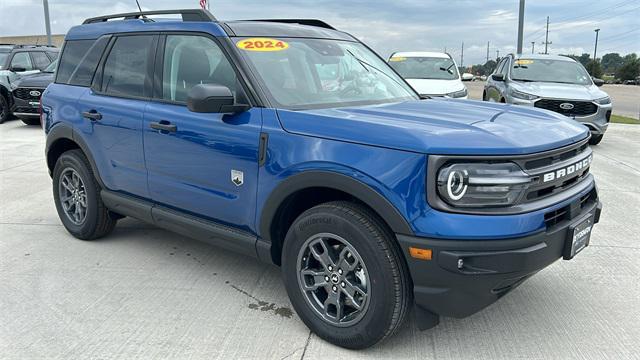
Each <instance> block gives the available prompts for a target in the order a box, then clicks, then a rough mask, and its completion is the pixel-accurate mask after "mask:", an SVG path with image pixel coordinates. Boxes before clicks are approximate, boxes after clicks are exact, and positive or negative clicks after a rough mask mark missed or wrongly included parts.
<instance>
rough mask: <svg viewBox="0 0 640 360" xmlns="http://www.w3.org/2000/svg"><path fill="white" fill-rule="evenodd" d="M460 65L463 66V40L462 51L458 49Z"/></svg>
mask: <svg viewBox="0 0 640 360" xmlns="http://www.w3.org/2000/svg"><path fill="white" fill-rule="evenodd" d="M460 67H464V41H463V42H462V51H460Z"/></svg>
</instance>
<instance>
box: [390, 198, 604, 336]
mask: <svg viewBox="0 0 640 360" xmlns="http://www.w3.org/2000/svg"><path fill="white" fill-rule="evenodd" d="M593 192H594V196H593V197H592V198H591V200H590V201H587V202H581V201H580V200H579V199H578V200H576V202H574V203H572V204H571V205H568V206H567V209H568V210H567V213H568V215H567V216H566V217H564V218H563V220H562V221H560V222H557V223H554V224H552V225H549V226H548V227H547V228H546V229H545V230H543V231H541V232H538V233H536V234H533V235H529V236H525V237H520V238H515V239H506V240H440V239H429V238H421V237H411V236H405V235H399V234H398V235H397V238H398V241H399V243H400V245H401V247H402V250H403V253H404V254H407V255H406V259H407V264H408V266H409V271H410V273H411V277H412V279H413V291H414V298H415V303H416V306H417V307H418V310H421V311H422V313H426V314H431V315H432V317H433V316H435V317H437V316H438V315H442V316H449V317H457V318H461V317H466V316H469V315H471V314H473V313H475V312H477V311H479V310H481V309H483V308H485V307H487V306H489V305H490V304H492V303H494V302H495V301H497V300H498V299H499V298H500V297H502V296H503V295H505V294H507V293H508V292H509V291H510V290H512V289H514V288H515V287H517V286H518V285H520V284H521V283H522V282H523V281H524V280H526V279H527V278H529V277H530V276H532V275H533V274H535V273H536V272H538V271H540V270H542V269H543V268H545V267H547V266H548V265H550V264H551V263H553V262H554V261H556V260H557V259H559V258H560V257H562V255H563V250H564V247H565V241H568V240H567V238H568V237H569V235H568V234H569V229H570V228H571V227H572V226H574V225H576V223H577V222H578V221H582V220H583V219H584V218H585V217H586V216H588V215H589V214H591V215H593V216H594V223H597V222H598V221H599V218H600V213H601V211H602V204H601V203H600V201H599V200H598V197H597V191H596V190H595V188H594V190H593ZM569 241H570V240H569ZM409 247H417V248H422V249H430V250H431V251H432V258H431V260H419V259H415V258H412V257H411V256H409ZM419 318H420V317H419ZM422 318H424V317H422ZM435 323H437V321H436V322H434V323H433V324H435ZM431 326H432V325H431ZM428 327H429V326H425V328H428Z"/></svg>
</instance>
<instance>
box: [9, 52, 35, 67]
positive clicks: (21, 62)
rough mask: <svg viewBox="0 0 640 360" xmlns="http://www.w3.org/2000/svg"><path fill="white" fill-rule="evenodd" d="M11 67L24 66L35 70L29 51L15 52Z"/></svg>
mask: <svg viewBox="0 0 640 360" xmlns="http://www.w3.org/2000/svg"><path fill="white" fill-rule="evenodd" d="M11 67H12V68H14V67H16V68H23V69H25V71H29V70H33V65H31V59H30V58H29V53H26V52H20V53H17V54H15V55H14V56H13V59H11Z"/></svg>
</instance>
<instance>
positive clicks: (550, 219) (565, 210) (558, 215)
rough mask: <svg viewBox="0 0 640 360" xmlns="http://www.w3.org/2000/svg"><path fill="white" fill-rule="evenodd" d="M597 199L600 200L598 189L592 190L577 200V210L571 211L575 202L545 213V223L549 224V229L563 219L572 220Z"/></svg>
mask: <svg viewBox="0 0 640 360" xmlns="http://www.w3.org/2000/svg"><path fill="white" fill-rule="evenodd" d="M596 201H598V193H597V192H596V189H593V190H591V191H590V192H589V193H588V194H586V195H583V196H582V197H580V200H579V201H577V202H576V204H575V205H574V206H575V210H574V211H571V206H572V205H573V204H569V205H567V206H564V207H562V208H560V209H557V210H554V211H550V212H548V213H546V214H544V224H545V225H546V226H547V229H549V228H552V227H554V226H556V225H558V224H560V223H562V222H563V221H566V220H571V219H573V218H574V217H575V216H577V215H578V214H580V213H581V212H582V209H584V208H586V207H588V206H591V205H592V204H594V203H595V202H596Z"/></svg>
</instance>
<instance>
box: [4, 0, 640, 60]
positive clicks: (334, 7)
mask: <svg viewBox="0 0 640 360" xmlns="http://www.w3.org/2000/svg"><path fill="white" fill-rule="evenodd" d="M140 3H141V5H142V7H143V8H145V9H178V8H185V7H192V8H195V7H198V0H189V1H184V0H140ZM618 3H619V1H618V0H606V1H600V2H598V3H597V4H595V5H594V6H593V7H585V6H584V1H581V0H567V1H557V0H536V1H535V2H533V1H529V2H527V8H526V15H525V44H524V45H525V51H524V52H530V50H531V41H535V42H536V50H538V49H542V48H543V45H542V44H541V43H542V42H543V41H544V34H545V31H544V26H545V23H546V16H550V17H551V26H550V34H549V38H550V41H552V42H553V44H552V45H550V51H551V52H552V53H581V52H589V51H591V50H590V49H592V47H593V41H594V34H593V29H594V28H595V27H596V26H597V27H600V28H601V29H602V31H601V33H600V35H601V36H603V37H604V36H605V34H606V36H613V35H615V34H620V33H624V32H625V31H629V30H632V29H633V28H637V27H638V20H637V19H638V17H639V15H640V14H638V11H635V12H634V11H632V9H633V8H634V6H636V7H637V4H635V5H634V4H633V3H630V5H628V6H623V7H618V8H615V7H614V5H616V4H618ZM49 6H50V12H51V20H52V31H53V32H54V33H65V32H66V31H67V30H68V29H69V28H70V27H71V26H73V25H76V24H79V23H81V22H82V21H83V20H84V19H85V18H88V17H92V16H99V15H104V14H109V13H118V12H130V11H135V10H136V9H137V8H136V5H135V0H126V1H125V0H120V1H115V2H114V1H112V0H94V1H86V0H50V1H49ZM211 6H212V11H213V12H214V14H215V15H216V16H217V17H218V18H220V19H251V18H253V19H255V18H319V19H322V20H325V21H327V22H328V23H330V24H332V25H334V26H336V27H337V28H339V29H341V30H344V31H347V32H349V33H351V34H353V35H354V36H356V37H357V38H359V39H361V40H363V41H364V42H365V43H367V44H368V45H369V46H371V47H372V48H373V49H374V50H376V51H377V52H379V53H380V54H381V55H382V56H383V57H387V56H389V55H390V54H391V53H392V52H394V51H401V50H423V51H442V50H444V48H446V49H447V51H449V52H451V54H452V55H453V56H455V57H456V59H458V60H459V59H460V52H461V50H460V48H461V44H462V42H463V41H464V43H465V50H464V52H465V61H464V63H465V65H470V64H475V63H481V62H484V61H485V57H486V52H487V51H486V47H487V41H490V43H491V45H490V57H491V58H493V57H495V56H496V50H499V51H500V53H501V54H506V53H508V52H513V51H515V45H516V41H517V24H518V19H517V12H518V3H517V1H504V0H483V1H477V0H449V1H439V0H395V1H388V0H384V1H383V0H350V1H344V0H287V1H285V0H270V1H264V0H244V1H233V0H212V5H211ZM607 8H613V9H612V10H609V11H602V12H601V13H598V11H597V10H598V9H607ZM590 14H591V15H590ZM593 14H595V15H593ZM585 15H590V16H585ZM571 18H574V19H575V20H571ZM562 19H566V21H561V20H562ZM42 33H44V15H43V9H42V1H41V0H0V35H34V34H42ZM630 35H633V34H630ZM633 40H634V38H633V37H632V36H623V37H621V38H615V37H613V40H611V41H608V42H607V41H605V40H603V43H602V45H599V48H601V49H603V50H607V49H611V50H612V51H617V52H620V53H628V52H640V41H635V42H634V41H633ZM639 40H640V39H639Z"/></svg>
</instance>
